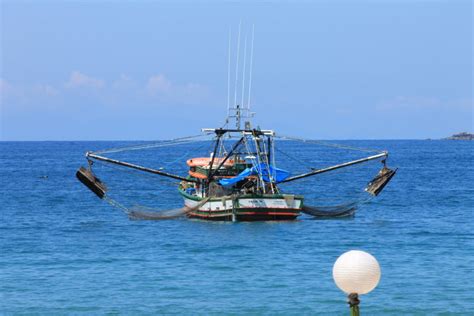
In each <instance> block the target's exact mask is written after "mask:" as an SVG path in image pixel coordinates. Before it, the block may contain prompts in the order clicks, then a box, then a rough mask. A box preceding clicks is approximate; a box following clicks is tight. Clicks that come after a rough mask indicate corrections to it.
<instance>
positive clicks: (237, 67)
mask: <svg viewBox="0 0 474 316" xmlns="http://www.w3.org/2000/svg"><path fill="white" fill-rule="evenodd" d="M241 26H242V20H241V21H240V23H239V35H238V37H237V62H236V64H235V91H234V105H233V106H234V107H235V106H237V82H238V80H239V55H240V28H241ZM239 129H240V127H239Z"/></svg>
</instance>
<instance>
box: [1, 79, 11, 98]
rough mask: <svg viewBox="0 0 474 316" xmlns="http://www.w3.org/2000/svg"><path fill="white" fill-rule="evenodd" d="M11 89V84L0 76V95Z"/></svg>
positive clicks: (4, 95)
mask: <svg viewBox="0 0 474 316" xmlns="http://www.w3.org/2000/svg"><path fill="white" fill-rule="evenodd" d="M11 91H12V86H11V85H10V84H9V83H8V82H7V81H6V80H5V79H3V78H0V95H1V96H2V98H4V97H6V96H7V95H8V94H9V93H10V92H11Z"/></svg>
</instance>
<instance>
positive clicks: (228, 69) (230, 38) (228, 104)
mask: <svg viewBox="0 0 474 316" xmlns="http://www.w3.org/2000/svg"><path fill="white" fill-rule="evenodd" d="M231 40H232V28H231V27H229V47H228V50H227V55H228V62H227V122H226V123H228V122H229V115H230V43H231Z"/></svg>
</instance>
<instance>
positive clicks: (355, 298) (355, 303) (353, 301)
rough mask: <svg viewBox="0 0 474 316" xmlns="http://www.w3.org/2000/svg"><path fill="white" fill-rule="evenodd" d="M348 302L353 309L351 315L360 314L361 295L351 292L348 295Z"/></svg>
mask: <svg viewBox="0 0 474 316" xmlns="http://www.w3.org/2000/svg"><path fill="white" fill-rule="evenodd" d="M347 303H348V304H349V308H350V310H351V316H359V304H360V300H359V295H358V294H357V293H351V294H349V295H348V296H347Z"/></svg>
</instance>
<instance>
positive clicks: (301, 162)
mask: <svg viewBox="0 0 474 316" xmlns="http://www.w3.org/2000/svg"><path fill="white" fill-rule="evenodd" d="M273 148H274V150H276V151H278V152H279V153H280V154H283V155H284V156H286V157H288V158H290V159H293V160H294V161H296V162H298V163H300V164H302V165H308V166H310V165H311V164H310V163H309V162H308V161H304V160H301V159H298V158H296V157H293V156H291V155H290V154H288V153H286V152H284V151H283V150H281V149H278V148H276V147H275V146H273ZM308 168H310V169H311V167H308Z"/></svg>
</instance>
